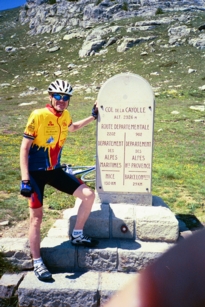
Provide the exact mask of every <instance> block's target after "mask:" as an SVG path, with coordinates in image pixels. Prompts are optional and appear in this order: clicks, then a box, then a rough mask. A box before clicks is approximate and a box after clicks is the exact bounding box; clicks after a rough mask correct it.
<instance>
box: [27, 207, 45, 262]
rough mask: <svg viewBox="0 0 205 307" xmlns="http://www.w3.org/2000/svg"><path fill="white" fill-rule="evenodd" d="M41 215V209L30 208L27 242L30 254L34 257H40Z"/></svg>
mask: <svg viewBox="0 0 205 307" xmlns="http://www.w3.org/2000/svg"><path fill="white" fill-rule="evenodd" d="M42 217H43V209H42V207H40V208H36V209H33V208H30V228H29V242H30V249H31V254H32V257H33V258H34V259H37V258H40V256H41V255H40V242H41V238H40V227H41V222H42Z"/></svg>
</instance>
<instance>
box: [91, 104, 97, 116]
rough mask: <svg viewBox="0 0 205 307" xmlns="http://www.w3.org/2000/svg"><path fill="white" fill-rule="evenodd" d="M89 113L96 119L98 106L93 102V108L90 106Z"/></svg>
mask: <svg viewBox="0 0 205 307" xmlns="http://www.w3.org/2000/svg"><path fill="white" fill-rule="evenodd" d="M91 115H92V116H93V117H94V119H97V118H98V107H97V104H96V103H95V104H94V106H93V108H92V113H91Z"/></svg>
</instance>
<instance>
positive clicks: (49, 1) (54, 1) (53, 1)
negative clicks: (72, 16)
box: [48, 0, 56, 5]
mask: <svg viewBox="0 0 205 307" xmlns="http://www.w3.org/2000/svg"><path fill="white" fill-rule="evenodd" d="M55 3H56V0H48V4H51V5H52V4H55Z"/></svg>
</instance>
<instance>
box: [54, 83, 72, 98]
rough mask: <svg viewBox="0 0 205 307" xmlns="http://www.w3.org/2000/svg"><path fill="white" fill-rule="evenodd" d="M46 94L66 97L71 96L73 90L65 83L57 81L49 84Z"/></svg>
mask: <svg viewBox="0 0 205 307" xmlns="http://www.w3.org/2000/svg"><path fill="white" fill-rule="evenodd" d="M48 92H49V93H59V94H67V95H70V96H72V94H73V88H72V86H71V85H70V84H69V83H68V82H67V81H63V80H60V79H57V80H55V81H54V82H51V84H50V85H49V87H48Z"/></svg>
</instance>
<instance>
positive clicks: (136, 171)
mask: <svg viewBox="0 0 205 307" xmlns="http://www.w3.org/2000/svg"><path fill="white" fill-rule="evenodd" d="M97 101H98V110H99V116H98V121H97V144H96V147H97V150H96V151H97V161H96V199H95V204H94V206H93V208H92V212H91V214H90V216H89V218H88V220H87V222H86V224H85V232H86V233H88V234H89V235H90V236H93V237H95V236H96V237H98V238H103V239H105V238H110V239H113V238H120V239H121V238H122V239H134V240H136V239H140V240H144V241H158V242H159V241H160V242H175V241H176V240H177V239H178V236H179V227H178V221H177V219H176V218H175V216H174V214H173V213H172V212H171V211H170V209H169V208H168V206H167V205H166V204H165V203H164V202H163V201H162V200H161V199H160V198H159V197H153V195H152V191H151V184H152V154H153V129H154V107H155V106H154V94H153V91H152V88H151V86H150V84H149V83H148V82H147V81H146V80H145V79H144V78H142V77H141V76H139V75H136V74H133V73H122V74H118V75H115V76H114V77H112V78H110V79H108V80H107V81H106V82H105V83H104V84H103V86H102V87H101V89H100V91H99V94H98V98H97ZM79 204H80V202H79V201H78V200H77V201H76V205H75V208H74V213H73V215H72V217H71V218H70V226H69V227H70V230H69V232H70V233H71V230H72V229H73V227H74V224H75V220H76V215H77V211H78V207H79Z"/></svg>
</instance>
